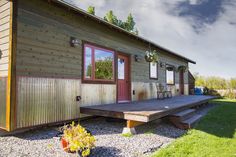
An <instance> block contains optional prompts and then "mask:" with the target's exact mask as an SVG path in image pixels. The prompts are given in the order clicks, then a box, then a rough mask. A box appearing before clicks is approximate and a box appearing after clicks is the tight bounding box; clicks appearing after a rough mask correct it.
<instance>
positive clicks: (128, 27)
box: [125, 13, 135, 32]
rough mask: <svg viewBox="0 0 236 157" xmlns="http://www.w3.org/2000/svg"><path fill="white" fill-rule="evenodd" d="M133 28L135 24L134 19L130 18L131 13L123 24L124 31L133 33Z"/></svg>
mask: <svg viewBox="0 0 236 157" xmlns="http://www.w3.org/2000/svg"><path fill="white" fill-rule="evenodd" d="M134 26H135V22H134V18H133V16H132V14H131V13H129V15H128V17H127V19H126V22H125V29H126V30H127V31H129V32H132V31H134Z"/></svg>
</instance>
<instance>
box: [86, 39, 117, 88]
mask: <svg viewBox="0 0 236 157" xmlns="http://www.w3.org/2000/svg"><path fill="white" fill-rule="evenodd" d="M86 47H89V48H91V49H92V58H91V62H92V73H91V78H85V77H86V76H85V75H86V73H85V67H86V55H85V49H86ZM95 49H97V50H104V51H107V52H109V53H112V54H113V62H112V66H113V68H112V69H113V79H112V80H106V79H95V73H94V71H95ZM115 58H116V57H115V51H114V50H111V49H108V48H104V47H102V46H99V45H96V46H95V45H94V44H90V43H84V44H83V66H82V67H83V69H82V71H83V73H82V82H83V83H103V84H115V81H116V79H115V77H116V75H115V73H116V70H115Z"/></svg>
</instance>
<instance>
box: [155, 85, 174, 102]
mask: <svg viewBox="0 0 236 157" xmlns="http://www.w3.org/2000/svg"><path fill="white" fill-rule="evenodd" d="M156 89H157V99H165V98H171V97H172V93H171V90H170V89H168V88H167V86H164V85H162V84H156Z"/></svg>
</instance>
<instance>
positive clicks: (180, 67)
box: [178, 66, 187, 72]
mask: <svg viewBox="0 0 236 157" xmlns="http://www.w3.org/2000/svg"><path fill="white" fill-rule="evenodd" d="M181 70H183V72H185V71H186V70H187V67H186V66H179V67H178V72H180V71H181Z"/></svg>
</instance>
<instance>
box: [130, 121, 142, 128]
mask: <svg viewBox="0 0 236 157" xmlns="http://www.w3.org/2000/svg"><path fill="white" fill-rule="evenodd" d="M142 124H144V122H139V121H134V120H127V128H134V127H136V126H139V125H142Z"/></svg>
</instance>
